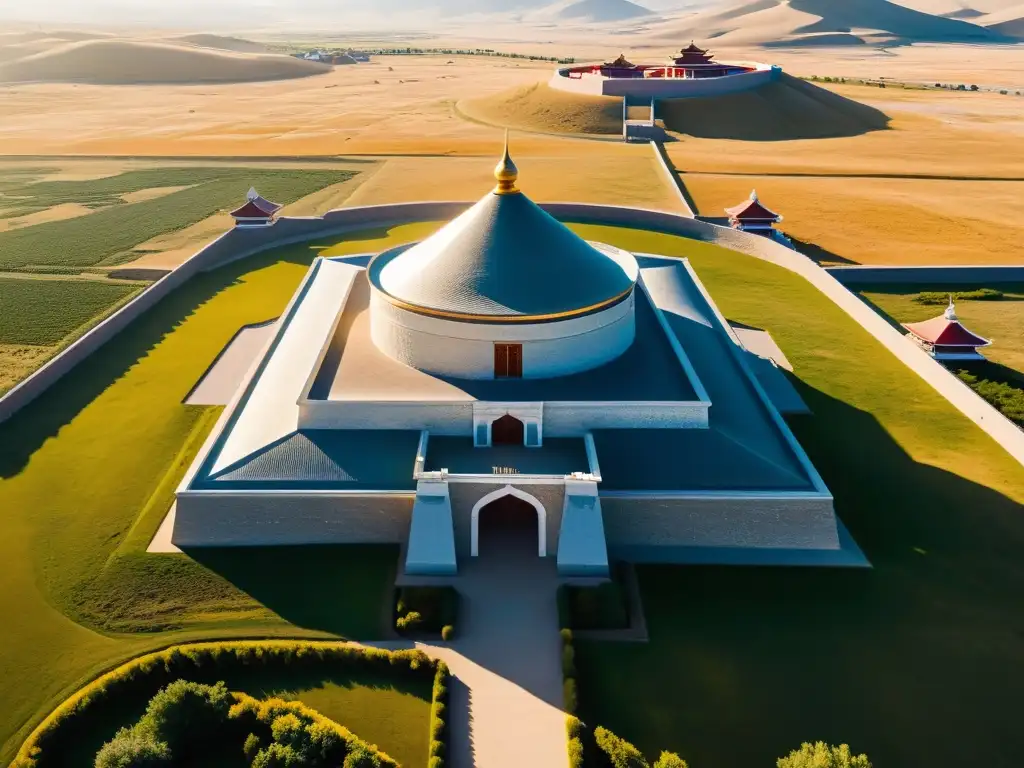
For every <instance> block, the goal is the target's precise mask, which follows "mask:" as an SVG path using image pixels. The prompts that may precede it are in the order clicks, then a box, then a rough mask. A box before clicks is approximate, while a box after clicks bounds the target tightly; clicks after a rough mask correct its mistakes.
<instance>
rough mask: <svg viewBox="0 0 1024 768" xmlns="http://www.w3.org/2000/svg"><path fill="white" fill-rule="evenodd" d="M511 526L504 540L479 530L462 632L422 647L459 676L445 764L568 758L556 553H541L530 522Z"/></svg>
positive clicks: (464, 585) (473, 766) (546, 764)
mask: <svg viewBox="0 0 1024 768" xmlns="http://www.w3.org/2000/svg"><path fill="white" fill-rule="evenodd" d="M494 533H497V532H494ZM508 533H509V536H508V538H505V539H503V540H502V541H501V542H500V546H488V545H489V544H491V543H492V541H488V540H486V539H485V538H484V536H483V532H482V533H481V542H480V548H481V549H480V557H478V558H474V559H473V560H472V561H470V562H468V563H465V564H463V565H460V570H461V573H460V578H459V584H458V588H459V591H460V593H461V594H462V602H461V605H460V608H459V633H460V634H459V637H458V638H456V640H455V641H453V642H452V643H451V644H449V645H448V646H447V647H442V646H431V647H425V648H424V650H426V651H427V652H428V653H430V654H431V655H433V656H437V657H440V658H443V659H444V660H445V661H447V662H448V664H449V666H450V667H451V670H452V674H453V676H454V677H455V678H456V680H455V681H453V690H452V691H451V703H450V707H451V712H452V721H451V726H450V727H451V738H450V741H449V750H450V753H449V754H450V755H451V765H453V766H454V768H506V766H507V768H523V766H531V768H566V766H567V765H568V762H569V761H568V756H567V753H566V738H565V713H564V712H563V711H562V670H561V658H560V654H561V642H560V639H559V636H558V609H557V605H556V602H555V591H556V588H557V586H558V575H557V571H556V568H555V563H554V558H544V559H541V558H538V557H537V554H536V553H537V549H536V547H537V539H536V530H533V531H532V532H526V535H523V536H518V537H516V536H515V535H514V534H513V533H512V532H508ZM531 533H532V536H531V535H530V534H531ZM493 543H494V544H498V542H497V541H493Z"/></svg>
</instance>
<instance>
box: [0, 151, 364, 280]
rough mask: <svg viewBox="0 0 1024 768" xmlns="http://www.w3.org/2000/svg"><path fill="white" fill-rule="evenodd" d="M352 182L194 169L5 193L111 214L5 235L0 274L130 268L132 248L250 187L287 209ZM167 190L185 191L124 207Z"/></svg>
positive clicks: (320, 175) (28, 202) (321, 175)
mask: <svg viewBox="0 0 1024 768" xmlns="http://www.w3.org/2000/svg"><path fill="white" fill-rule="evenodd" d="M351 176H352V173H351V172H350V171H317V170H312V171H307V170H302V171H299V170H293V171H292V170H266V169H253V168H216V169H202V168H200V169H193V168H189V169H177V170H175V169H161V170H141V171H134V172H130V173H125V174H121V175H119V176H114V177H111V178H108V179H93V180H88V181H75V182H41V183H38V184H21V185H9V186H7V187H6V188H5V189H3V190H2V192H3V195H4V197H3V199H5V200H9V201H11V202H13V203H16V204H17V205H24V206H29V207H32V206H34V205H38V206H44V207H48V206H50V205H54V204H56V203H69V202H70V203H77V204H80V205H82V204H84V205H88V206H96V205H98V206H106V207H101V208H100V209H99V210H96V211H95V212H93V213H90V214H89V215H87V216H78V217H76V218H72V219H66V220H63V221H52V222H48V223H42V224H36V225H34V226H29V227H24V228H20V229H15V230H10V231H7V232H0V269H18V268H32V269H36V270H43V271H46V270H55V271H59V270H68V269H76V270H77V269H80V268H84V267H93V266H110V265H115V264H119V263H123V262H125V261H130V260H132V259H133V258H135V255H134V254H132V252H131V249H132V248H134V247H135V246H137V245H139V244H141V243H144V242H145V241H147V240H150V239H151V238H153V237H156V236H157V235H161V234H164V233H166V232H172V231H174V230H179V229H182V228H185V227H188V226H190V225H192V224H195V223H197V222H199V221H202V220H203V219H205V218H207V217H209V216H211V215H213V214H215V213H217V212H218V211H221V210H224V209H230V208H233V207H235V206H237V205H240V204H241V203H242V202H244V200H245V193H246V191H247V190H248V189H249V187H250V186H255V187H256V188H257V189H258V190H259V192H260V193H261V194H262V195H263V196H264V197H267V198H268V199H271V200H275V201H276V202H280V203H285V204H287V203H290V202H293V201H294V200H297V199H299V198H301V197H304V196H305V195H308V194H310V193H312V192H315V191H316V190H318V189H321V188H323V187H326V186H329V185H332V184H337V183H339V182H342V181H345V180H346V179H348V178H350V177H351ZM166 187H183V188H182V189H178V190H177V191H172V192H171V193H170V194H165V195H162V196H160V197H156V198H152V199H145V200H141V201H140V202H134V203H125V202H120V203H118V202H117V200H118V199H120V200H122V201H123V199H124V197H125V195H128V194H131V193H135V192H139V191H140V190H144V189H151V188H166ZM37 188H38V189H37Z"/></svg>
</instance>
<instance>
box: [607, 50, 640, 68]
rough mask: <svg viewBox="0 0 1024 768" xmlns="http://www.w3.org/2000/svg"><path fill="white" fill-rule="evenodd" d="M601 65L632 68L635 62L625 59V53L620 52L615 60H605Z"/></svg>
mask: <svg viewBox="0 0 1024 768" xmlns="http://www.w3.org/2000/svg"><path fill="white" fill-rule="evenodd" d="M602 66H604V67H615V68H616V69H633V68H634V67H635V66H636V64H634V63H633V62H631V61H630V60H629V59H627V58H626V55H625V54H623V53H620V54H619V57H618V58H617V59H615V61H606V62H605V63H604V64H602Z"/></svg>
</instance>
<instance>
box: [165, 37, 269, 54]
mask: <svg viewBox="0 0 1024 768" xmlns="http://www.w3.org/2000/svg"><path fill="white" fill-rule="evenodd" d="M168 42H170V43H187V44H188V45H198V46H200V47H201V48H216V49H218V50H221V51H234V52H235V53H266V52H267V48H266V46H264V45H260V44H259V43H254V42H253V41H252V40H244V39H242V38H240V37H228V36H225V35H214V34H209V33H205V32H199V33H196V34H192V35H180V36H179V37H171V38H168Z"/></svg>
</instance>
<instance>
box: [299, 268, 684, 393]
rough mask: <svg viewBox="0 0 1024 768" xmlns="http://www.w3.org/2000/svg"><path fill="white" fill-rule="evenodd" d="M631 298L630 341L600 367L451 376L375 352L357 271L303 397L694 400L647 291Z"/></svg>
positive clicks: (365, 289) (366, 290)
mask: <svg viewBox="0 0 1024 768" xmlns="http://www.w3.org/2000/svg"><path fill="white" fill-rule="evenodd" d="M635 296H636V341H634V342H633V344H632V346H630V348H629V349H628V350H626V352H625V353H624V354H623V355H621V356H620V357H618V358H617V359H615V360H612V361H611V362H609V363H606V364H605V365H602V366H600V367H598V368H594V369H592V370H589V371H584V372H582V373H576V374H573V375H571V376H562V377H559V378H553V379H489V380H477V379H457V378H454V377H442V376H434V375H431V374H429V373H425V372H423V371H418V370H416V369H414V368H410V367H409V366H407V365H404V364H403V363H399V362H397V361H396V360H392V359H391V358H390V357H388V356H387V355H385V354H384V353H383V352H381V351H380V350H378V349H377V347H376V346H375V345H374V343H373V341H372V340H371V338H370V318H369V312H368V309H369V304H370V287H369V282H368V281H367V279H366V275H365V273H363V274H360V275H359V276H358V277H357V278H356V284H355V285H353V288H352V292H351V294H350V295H349V299H348V302H347V303H346V306H345V311H344V314H343V316H342V319H341V322H340V323H339V324H338V328H337V330H336V332H335V336H334V339H333V340H332V342H331V346H330V349H329V350H328V353H327V355H326V357H325V358H324V362H323V364H322V365H321V366H320V370H319V371H318V372H317V376H316V378H315V380H314V382H313V386H312V387H311V389H310V394H309V397H310V399H311V400H344V401H367V402H396V401H397V402H423V401H427V402H445V401H449V402H450V401H462V402H465V401H473V400H480V401H506V402H545V401H548V402H550V401H559V402H574V401H577V402H603V401H610V402H630V401H634V402H666V401H667V402H686V401H695V400H697V399H698V397H697V394H696V392H695V390H694V387H693V385H692V384H691V382H690V379H689V378H688V377H687V375H686V372H685V370H684V369H683V367H682V365H681V363H680V362H679V358H678V357H676V354H675V351H674V350H673V349H672V345H671V343H670V342H669V339H668V337H667V336H666V334H665V331H664V329H663V328H662V327H661V324H660V323H659V322H658V319H657V316H656V315H655V313H654V310H653V308H652V307H651V304H650V301H649V300H648V298H647V296H646V294H644V292H643V291H640V290H637V291H636V292H635ZM684 349H685V345H684ZM687 351H689V350H687Z"/></svg>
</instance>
